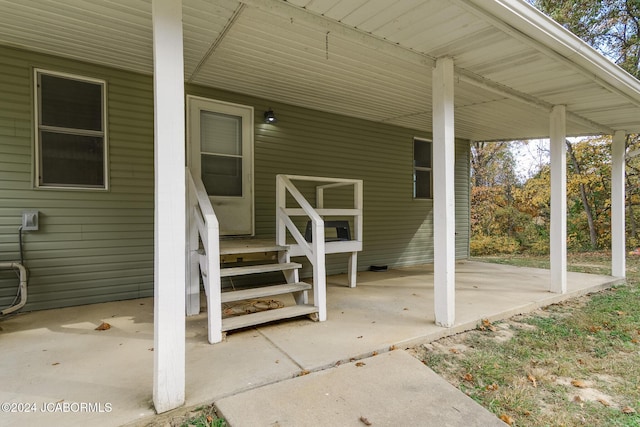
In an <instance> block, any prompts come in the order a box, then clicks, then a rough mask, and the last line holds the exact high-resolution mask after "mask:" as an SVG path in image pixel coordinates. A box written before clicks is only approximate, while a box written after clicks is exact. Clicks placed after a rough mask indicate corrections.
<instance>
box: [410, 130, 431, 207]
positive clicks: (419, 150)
mask: <svg viewBox="0 0 640 427" xmlns="http://www.w3.org/2000/svg"><path fill="white" fill-rule="evenodd" d="M431 145H432V143H431V141H427V140H425V139H418V138H414V140H413V198H414V199H432V198H433V179H432V178H433V172H432V170H431V167H432V156H431Z"/></svg>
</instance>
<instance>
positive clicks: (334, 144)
mask: <svg viewBox="0 0 640 427" xmlns="http://www.w3.org/2000/svg"><path fill="white" fill-rule="evenodd" d="M0 57H2V58H3V61H2V63H0V261H12V260H17V259H18V258H19V254H18V235H17V229H18V226H19V225H20V215H21V212H22V210H24V209H37V210H39V211H40V227H41V228H40V230H39V231H37V232H25V233H24V248H25V263H26V265H27V267H28V268H29V270H30V279H29V301H28V306H27V309H44V308H50V307H62V306H69V305H76V304H87V303H94V302H103V301H111V300H118V299H126V298H136V297H144V296H149V295H151V294H152V292H153V238H154V236H153V208H154V206H153V198H154V195H153V189H154V177H153V167H154V165H153V84H152V79H151V78H150V77H149V76H142V75H138V74H133V73H127V72H123V71H119V70H113V69H109V68H104V67H100V66H96V65H90V64H84V63H79V62H75V61H71V60H66V59H62V58H56V57H49V56H46V55H41V54H36V53H32V52H25V51H20V50H16V49H12V48H6V47H0ZM34 67H38V68H43V69H48V70H52V71H61V72H69V73H73V74H79V75H84V76H88V77H95V78H100V79H104V80H106V81H107V87H108V94H107V97H108V99H107V104H108V131H109V172H110V178H109V183H110V189H109V191H82V190H80V191H71V190H67V191H63V190H36V189H34V188H33V183H32V164H33V158H32V152H33V141H32V138H33V137H32V134H33V129H32V128H33V123H32V116H33V113H32V105H31V103H32V101H31V99H32V69H33V68H34ZM186 89H187V93H188V94H191V95H197V96H203V97H208V98H212V99H218V100H222V101H227V102H234V103H239V104H244V105H250V106H253V107H254V108H255V118H256V123H255V141H254V150H255V167H254V172H255V202H256V211H255V225H256V235H257V237H262V238H274V236H275V226H274V224H275V217H274V212H275V176H276V175H277V174H295V175H316V176H328V177H341V178H354V179H362V180H363V181H364V224H363V225H364V249H363V251H362V252H361V253H360V255H359V258H358V264H359V268H360V269H367V268H368V267H369V266H370V265H388V266H390V267H396V266H405V265H414V264H420V263H428V262H431V261H432V260H433V225H432V224H433V215H432V206H433V203H432V201H430V200H414V199H413V197H412V191H413V179H412V174H413V168H412V164H413V138H414V137H421V138H429V137H430V135H429V134H425V133H423V132H418V131H415V130H411V129H406V128H401V127H397V126H391V125H387V124H382V123H374V122H369V121H365V120H359V119H354V118H350V117H345V116H338V115H334V114H328V113H323V112H318V111H313V110H309V109H305V108H301V107H297V106H293V105H287V104H280V103H277V102H272V101H266V100H263V99H259V98H255V97H250V96H245V95H240V94H235V93H230V92H225V91H222V90H217V89H212V88H204V87H198V86H193V85H187V87H186ZM269 107H271V108H273V109H274V111H275V113H276V115H277V117H278V120H279V121H278V123H277V124H275V125H266V124H263V123H262V120H261V119H262V113H263V112H264V111H265V110H266V109H268V108H269ZM455 173H456V233H457V237H456V256H457V257H459V258H466V257H468V247H469V186H468V182H469V181H468V176H469V147H468V143H467V142H466V141H456V171H455ZM302 187H304V186H302ZM305 192H306V193H308V194H309V195H311V194H312V192H311V189H310V188H305ZM350 197H351V195H350V194H348V193H346V192H343V193H340V192H336V193H333V192H329V193H328V194H327V204H328V206H334V205H335V206H337V205H338V204H339V203H340V202H341V201H343V200H348V199H349V198H350ZM298 223H299V224H300V227H301V228H302V229H304V225H305V220H304V219H300V220H299V221H298ZM352 232H353V231H352ZM327 265H328V271H329V273H332V274H333V273H341V272H345V271H346V268H347V256H346V255H342V254H338V255H331V256H329V257H328V262H327ZM16 289H17V280H16V278H15V274H14V273H13V272H10V271H9V272H8V271H0V307H5V306H7V305H9V304H10V303H11V301H12V300H13V298H14V297H15V292H16Z"/></svg>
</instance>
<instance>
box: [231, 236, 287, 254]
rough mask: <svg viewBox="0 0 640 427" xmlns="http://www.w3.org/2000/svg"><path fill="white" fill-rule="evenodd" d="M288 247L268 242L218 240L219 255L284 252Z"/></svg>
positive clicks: (256, 240) (257, 240) (258, 240)
mask: <svg viewBox="0 0 640 427" xmlns="http://www.w3.org/2000/svg"><path fill="white" fill-rule="evenodd" d="M288 248H289V247H288V246H279V245H276V244H275V242H273V241H270V240H260V239H227V240H224V239H223V240H220V255H231V254H249V253H259V252H278V251H286V250H287V249H288Z"/></svg>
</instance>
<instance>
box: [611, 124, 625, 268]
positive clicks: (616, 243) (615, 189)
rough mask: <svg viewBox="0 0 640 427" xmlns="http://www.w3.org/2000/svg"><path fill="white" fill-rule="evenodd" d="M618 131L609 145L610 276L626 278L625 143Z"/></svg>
mask: <svg viewBox="0 0 640 427" xmlns="http://www.w3.org/2000/svg"><path fill="white" fill-rule="evenodd" d="M626 139H627V138H626V135H625V132H623V131H618V132H616V133H615V134H614V135H613V141H612V143H611V275H612V276H615V277H626V259H625V256H626V253H625V249H626V242H625V175H624V174H625V151H626V147H625V142H626Z"/></svg>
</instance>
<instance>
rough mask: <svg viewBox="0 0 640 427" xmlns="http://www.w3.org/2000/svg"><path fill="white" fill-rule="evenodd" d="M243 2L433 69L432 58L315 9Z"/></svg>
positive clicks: (262, 1) (266, 1) (259, 0)
mask: <svg viewBox="0 0 640 427" xmlns="http://www.w3.org/2000/svg"><path fill="white" fill-rule="evenodd" d="M242 3H244V4H247V5H248V6H251V7H255V8H257V9H259V10H262V11H264V12H268V13H271V14H273V15H276V16H284V17H287V18H289V19H290V20H291V23H296V22H303V23H305V24H311V25H313V26H314V27H315V28H317V29H318V30H319V31H324V32H329V33H331V34H332V35H338V36H341V37H343V38H345V39H346V40H352V41H355V42H356V43H359V44H361V45H363V46H365V47H368V48H371V49H373V50H376V51H378V52H381V53H384V54H385V55H390V56H393V57H395V58H398V59H400V60H403V61H407V62H409V63H412V64H420V65H425V66H429V67H431V68H434V67H435V64H436V61H435V58H432V57H431V56H429V55H425V54H421V53H418V52H416V51H414V50H411V49H407V48H405V47H402V46H400V45H398V44H397V43H394V42H391V41H389V40H387V39H385V38H383V37H378V36H376V35H374V34H372V33H368V32H366V31H363V30H359V29H357V28H355V27H351V26H349V25H346V24H343V23H341V22H338V21H336V20H333V19H330V18H326V17H324V16H322V15H319V14H317V13H315V12H312V11H310V10H307V9H304V8H301V7H299V6H295V5H293V4H291V3H288V2H284V1H273V0H242Z"/></svg>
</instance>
